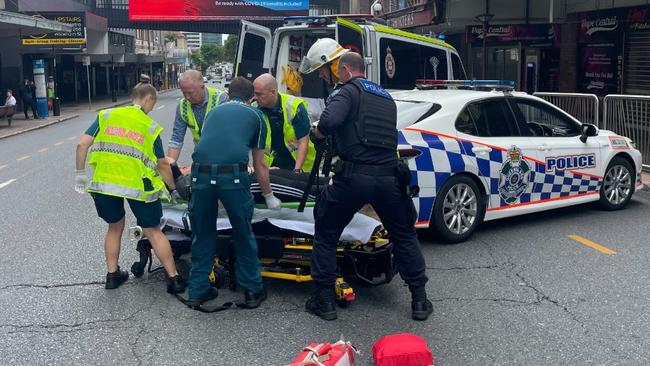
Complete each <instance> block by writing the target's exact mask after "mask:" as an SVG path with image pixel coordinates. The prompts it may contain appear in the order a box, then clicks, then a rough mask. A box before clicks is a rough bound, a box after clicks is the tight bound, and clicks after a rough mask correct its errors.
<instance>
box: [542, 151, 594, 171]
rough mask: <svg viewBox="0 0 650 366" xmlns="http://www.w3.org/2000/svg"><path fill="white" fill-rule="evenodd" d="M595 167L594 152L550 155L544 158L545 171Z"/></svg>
mask: <svg viewBox="0 0 650 366" xmlns="http://www.w3.org/2000/svg"><path fill="white" fill-rule="evenodd" d="M595 167H596V155H595V154H583V155H565V156H552V157H548V158H546V172H547V173H549V172H552V171H555V170H567V169H587V168H595Z"/></svg>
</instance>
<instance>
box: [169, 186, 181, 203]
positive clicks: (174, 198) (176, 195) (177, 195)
mask: <svg viewBox="0 0 650 366" xmlns="http://www.w3.org/2000/svg"><path fill="white" fill-rule="evenodd" d="M169 196H170V199H171V201H172V203H173V204H178V201H179V200H181V199H182V198H181V194H180V193H178V191H177V190H175V189H174V190H173V191H171V193H169Z"/></svg>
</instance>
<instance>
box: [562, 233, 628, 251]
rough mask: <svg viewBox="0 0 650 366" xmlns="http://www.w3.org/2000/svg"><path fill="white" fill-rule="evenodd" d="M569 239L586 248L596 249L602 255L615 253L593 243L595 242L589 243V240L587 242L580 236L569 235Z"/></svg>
mask: <svg viewBox="0 0 650 366" xmlns="http://www.w3.org/2000/svg"><path fill="white" fill-rule="evenodd" d="M569 239H573V240H575V241H577V242H578V243H580V244H582V245H585V246H588V247H589V248H591V249H596V250H597V251H599V252H601V253H604V254H607V255H612V254H616V252H615V251H613V250H611V249H609V248H607V247H606V246H603V245H600V244H598V243H595V242H593V241H591V240H589V239H587V238H584V237H582V236H580V235H576V234H571V235H569Z"/></svg>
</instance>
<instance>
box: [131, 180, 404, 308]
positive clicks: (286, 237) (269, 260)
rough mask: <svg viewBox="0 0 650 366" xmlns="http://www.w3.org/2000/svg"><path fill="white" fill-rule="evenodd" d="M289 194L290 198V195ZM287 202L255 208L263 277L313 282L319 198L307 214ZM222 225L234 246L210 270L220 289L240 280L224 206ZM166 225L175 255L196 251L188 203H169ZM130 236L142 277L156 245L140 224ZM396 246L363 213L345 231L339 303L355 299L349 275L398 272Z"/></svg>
mask: <svg viewBox="0 0 650 366" xmlns="http://www.w3.org/2000/svg"><path fill="white" fill-rule="evenodd" d="M271 181H272V184H274V185H275V187H274V190H275V189H276V188H277V185H278V179H275V178H274V177H273V175H272V176H271ZM282 184H287V181H284V180H282ZM296 187H299V188H296ZM302 187H303V186H302V183H301V182H299V183H291V186H285V188H286V189H285V192H289V191H292V190H295V192H294V193H292V195H293V196H295V197H300V196H301V195H302V191H301V190H300V188H302ZM251 189H252V191H253V193H254V197H255V198H256V201H257V199H258V198H259V197H257V196H258V195H260V194H259V192H258V188H256V187H255V184H253V186H252V188H251ZM283 198H285V199H289V196H288V195H287V196H285V197H283ZM282 206H283V207H282V208H281V209H280V210H269V209H266V208H265V206H264V205H257V206H256V208H255V209H254V213H253V219H252V227H253V232H254V233H255V237H256V239H257V246H258V255H259V257H260V259H261V263H262V276H263V277H266V278H274V279H281V280H289V281H295V282H309V281H311V280H312V278H311V275H310V263H311V251H312V246H313V238H314V214H313V202H308V203H307V206H308V207H306V208H305V210H304V211H303V212H298V211H297V209H296V208H297V207H298V203H297V202H285V203H283V205H282ZM310 206H311V207H310ZM216 226H217V231H218V234H219V239H218V240H224V241H226V242H227V243H228V244H229V245H226V246H225V247H226V248H228V250H226V251H225V252H222V253H217V257H216V258H215V262H214V265H213V269H212V273H210V282H211V283H212V284H213V285H214V286H215V287H227V286H231V287H233V286H234V284H235V283H236V281H235V279H234V278H233V276H234V273H235V272H234V271H233V270H232V268H233V265H234V263H235V261H234V250H232V248H233V245H234V243H233V239H232V236H231V226H230V222H229V221H228V217H227V214H226V212H225V210H224V209H223V207H222V206H221V205H220V210H219V213H218V219H217V222H216ZM161 228H162V230H163V233H165V235H166V236H167V238H168V239H169V241H170V243H171V244H172V250H173V251H174V256H175V258H177V259H178V258H180V256H181V255H183V254H186V253H189V252H190V250H191V240H192V228H191V223H190V220H189V217H188V211H187V205H186V204H184V203H181V204H163V219H162V221H161ZM130 236H131V238H132V240H137V241H138V245H137V249H138V252H139V253H140V260H139V261H138V262H135V263H134V264H133V266H132V268H131V271H132V272H133V274H134V275H135V276H136V277H140V276H142V275H143V274H144V273H145V267H147V263H148V268H147V271H148V272H153V271H156V270H157V269H159V268H155V269H152V268H151V267H152V261H151V245H150V244H149V241H148V240H147V239H146V238H144V237H142V231H141V230H140V229H139V228H137V227H136V228H131V230H130ZM215 245H216V243H215ZM392 247H393V245H392V243H391V242H390V241H389V240H388V235H387V233H386V231H385V230H384V229H383V227H382V226H381V222H379V221H377V220H376V219H374V218H372V217H370V216H366V215H364V214H362V213H357V214H356V215H355V216H354V218H353V220H352V221H351V222H350V224H349V225H348V226H347V227H346V228H345V230H344V231H343V234H342V235H341V238H340V240H339V243H338V246H337V251H336V253H337V254H336V256H337V264H338V278H337V280H336V287H335V290H336V294H337V300H338V303H339V305H341V306H346V305H348V304H349V303H350V302H352V301H354V299H355V293H354V289H353V288H352V287H351V286H350V284H349V283H348V279H354V280H355V281H358V282H359V283H361V284H365V285H371V286H375V285H380V284H385V283H388V282H390V281H391V280H392V278H393V276H394V274H395V270H394V265H393V258H392Z"/></svg>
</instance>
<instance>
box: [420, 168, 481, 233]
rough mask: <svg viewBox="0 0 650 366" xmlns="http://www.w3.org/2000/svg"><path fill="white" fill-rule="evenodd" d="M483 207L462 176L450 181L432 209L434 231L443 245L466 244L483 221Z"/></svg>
mask: <svg viewBox="0 0 650 366" xmlns="http://www.w3.org/2000/svg"><path fill="white" fill-rule="evenodd" d="M484 214H485V206H484V205H483V199H482V195H481V191H480V190H479V189H478V186H477V185H476V183H474V181H473V180H472V179H471V178H470V177H467V176H464V175H456V176H453V177H451V178H450V179H449V180H448V181H447V183H445V185H444V186H443V187H442V189H441V190H440V192H439V194H438V196H437V197H436V200H435V203H434V205H433V213H432V215H433V220H432V221H433V228H434V229H435V231H436V233H437V234H438V236H439V238H440V239H441V240H442V241H443V242H446V243H458V242H461V241H465V240H467V238H469V237H470V236H471V235H472V233H473V232H474V230H475V229H476V227H477V226H478V225H479V224H480V223H481V221H483V216H484Z"/></svg>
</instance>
